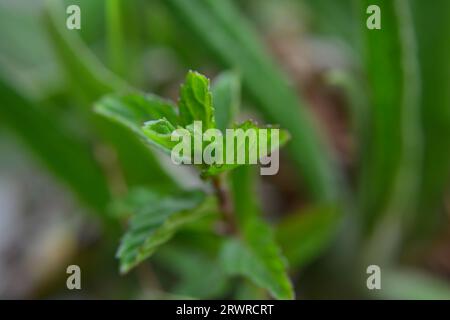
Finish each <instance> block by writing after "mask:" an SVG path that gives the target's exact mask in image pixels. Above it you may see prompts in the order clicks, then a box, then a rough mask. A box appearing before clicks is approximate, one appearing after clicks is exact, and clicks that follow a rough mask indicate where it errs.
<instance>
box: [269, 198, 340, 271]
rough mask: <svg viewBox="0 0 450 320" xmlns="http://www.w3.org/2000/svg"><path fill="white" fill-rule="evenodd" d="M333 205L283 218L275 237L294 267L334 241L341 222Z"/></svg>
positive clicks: (313, 257)
mask: <svg viewBox="0 0 450 320" xmlns="http://www.w3.org/2000/svg"><path fill="white" fill-rule="evenodd" d="M340 217H341V215H340V214H339V212H338V210H337V209H336V208H335V207H334V206H321V207H317V208H311V209H309V210H306V211H304V210H302V211H300V212H297V213H294V214H290V215H288V216H287V217H286V218H284V219H283V220H282V221H281V222H280V223H279V224H278V225H277V228H276V238H277V240H278V243H279V244H280V246H281V248H282V249H283V253H284V254H285V255H286V258H287V259H288V261H289V265H290V266H291V267H292V268H299V267H303V266H304V265H305V264H307V263H309V262H311V261H312V260H314V259H315V258H316V257H318V256H319V255H320V254H321V253H322V252H323V251H324V250H325V249H326V248H327V247H328V246H329V245H330V244H331V242H332V240H333V239H334V236H335V234H336V232H337V227H338V225H339V223H340Z"/></svg>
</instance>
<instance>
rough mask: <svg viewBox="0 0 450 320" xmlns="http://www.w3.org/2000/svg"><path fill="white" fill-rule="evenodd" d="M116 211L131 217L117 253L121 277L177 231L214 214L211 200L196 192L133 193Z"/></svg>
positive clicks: (142, 190) (137, 190) (117, 205)
mask: <svg viewBox="0 0 450 320" xmlns="http://www.w3.org/2000/svg"><path fill="white" fill-rule="evenodd" d="M116 207H120V208H122V209H123V210H126V211H128V212H129V213H131V214H132V217H131V220H130V223H129V229H128V231H127V232H126V233H125V235H124V236H123V238H122V241H121V243H120V247H119V250H118V252H117V257H118V258H119V259H120V271H121V272H122V273H125V272H128V271H129V270H130V269H132V268H133V267H135V266H136V265H138V264H139V263H141V262H142V261H144V260H145V259H147V258H149V257H150V256H151V255H152V254H153V253H154V252H155V250H156V249H157V248H158V247H159V246H161V245H162V244H164V243H166V242H167V241H169V240H170V239H171V238H172V236H173V235H174V234H175V232H176V231H177V230H178V229H180V228H182V227H183V226H184V225H186V224H188V223H191V222H193V221H196V220H198V219H200V218H202V217H204V216H206V215H207V214H211V213H214V212H215V199H213V198H210V197H207V196H206V195H205V194H203V193H202V192H199V191H189V192H183V193H180V194H172V195H164V194H159V193H155V192H153V191H151V190H148V189H135V190H133V191H131V192H130V194H129V195H128V196H127V197H126V198H125V199H124V200H122V203H120V204H116Z"/></svg>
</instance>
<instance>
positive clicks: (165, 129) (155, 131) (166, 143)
mask: <svg viewBox="0 0 450 320" xmlns="http://www.w3.org/2000/svg"><path fill="white" fill-rule="evenodd" d="M174 130H175V127H174V126H173V125H172V124H171V123H170V122H169V121H167V119H166V118H162V119H159V120H151V121H147V122H146V123H145V124H144V127H143V128H142V131H144V134H145V136H146V137H147V138H149V139H150V140H152V141H154V142H155V143H157V144H158V145H160V146H161V147H162V148H165V149H167V151H168V152H170V151H171V150H172V148H173V147H174V146H175V145H176V144H177V143H178V142H176V141H172V140H171V135H172V132H173V131H174Z"/></svg>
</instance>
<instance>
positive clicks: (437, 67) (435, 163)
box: [412, 0, 450, 232]
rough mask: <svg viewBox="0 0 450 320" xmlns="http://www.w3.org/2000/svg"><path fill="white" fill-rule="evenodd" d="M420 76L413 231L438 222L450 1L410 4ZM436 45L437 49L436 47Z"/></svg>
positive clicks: (446, 128) (449, 131)
mask: <svg viewBox="0 0 450 320" xmlns="http://www.w3.org/2000/svg"><path fill="white" fill-rule="evenodd" d="M412 3H413V8H414V9H415V10H414V13H415V22H416V25H417V27H416V30H417V35H418V44H419V56H420V63H421V74H422V100H421V112H422V123H423V126H424V159H423V171H422V172H423V173H422V179H421V186H420V193H419V197H420V198H419V206H418V209H417V210H418V219H417V222H416V229H415V231H418V230H420V231H421V232H423V231H425V230H428V231H429V230H430V227H431V226H433V225H436V224H437V223H439V222H438V221H437V215H436V214H434V212H435V211H436V209H437V208H438V207H439V205H441V204H442V196H443V194H444V190H446V188H447V186H448V178H449V173H450V172H449V171H450V145H449V142H448V139H444V137H448V136H449V135H450V90H449V88H450V59H449V56H450V43H449V42H448V41H443V39H449V37H450V1H446V0H436V1H433V5H430V4H427V3H425V2H424V1H418V0H415V1H413V2H412ZM437 46H438V47H437Z"/></svg>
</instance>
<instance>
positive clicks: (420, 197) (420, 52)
mask: <svg viewBox="0 0 450 320" xmlns="http://www.w3.org/2000/svg"><path fill="white" fill-rule="evenodd" d="M69 4H77V5H79V6H80V8H81V25H82V28H81V30H67V29H66V28H65V19H66V17H67V14H66V12H65V8H66V7H67V6H68V5H69ZM370 4H378V5H379V6H380V8H381V14H382V30H368V29H367V28H366V19H367V18H368V15H367V14H366V8H367V6H368V5H370ZM190 69H192V70H198V71H199V72H201V73H203V74H206V75H208V76H209V77H211V78H214V77H215V76H216V75H217V74H219V73H220V72H222V71H224V70H234V71H235V72H237V73H238V74H239V75H240V77H241V81H242V110H241V115H240V117H242V119H246V118H249V117H251V118H254V119H258V120H259V121H261V122H267V123H275V124H280V125H281V126H282V127H283V128H285V129H287V130H288V131H289V132H290V133H291V135H292V139H291V141H290V143H289V145H288V146H287V148H285V149H286V150H283V152H282V155H281V157H282V158H281V165H280V172H279V174H278V175H276V176H273V177H262V178H258V197H259V201H260V205H261V207H262V208H263V211H264V217H265V218H266V219H267V220H268V221H270V222H271V224H272V225H273V228H274V230H275V234H276V236H277V239H278V241H279V243H280V245H281V247H282V250H283V253H284V254H285V256H286V258H287V260H288V262H289V272H290V275H291V279H292V281H293V283H294V286H295V291H296V294H297V298H299V299H305V298H306V299H316V298H322V299H323V298H325V299H334V298H358V299H366V298H370V299H377V298H382V299H424V298H438V299H449V298H450V228H449V227H450V225H449V214H450V211H449V210H450V202H449V192H448V191H449V190H448V182H449V168H450V162H449V160H450V1H448V0H433V1H425V0H411V1H408V0H389V1H388V0H386V1H383V0H373V1H365V0H276V1H275V0H245V1H243V0H234V1H231V0H216V1H214V0H129V1H124V0H123V1H121V0H105V1H101V0H84V1H80V0H78V1H77V0H71V1H57V0H55V1H41V0H35V1H29V0H0V99H1V100H0V298H3V299H11V298H68V299H76V298H87V299H92V298H124V299H152V298H161V299H172V298H178V297H184V298H186V297H192V298H230V299H240V298H246V299H257V298H267V295H266V294H265V293H264V292H263V291H261V290H260V289H258V288H256V287H255V286H253V285H252V284H250V283H249V282H247V281H245V280H243V279H239V278H228V277H226V276H224V275H223V274H222V273H221V272H220V265H218V264H217V261H216V259H215V256H214V248H215V244H214V240H213V239H210V238H208V237H201V236H192V234H190V233H189V232H192V231H186V232H184V233H183V232H181V233H180V234H178V235H177V236H176V238H175V240H174V242H173V244H172V245H167V246H163V247H162V248H161V250H160V252H158V253H157V254H156V255H155V256H154V257H152V258H151V259H150V260H149V261H147V262H146V263H144V264H143V265H142V267H140V268H138V269H137V270H135V271H133V272H131V273H130V274H127V275H125V276H121V275H120V274H119V272H118V262H117V260H116V259H115V258H114V256H115V250H116V248H117V246H118V243H119V239H120V234H121V231H120V230H119V231H118V230H117V229H118V228H117V226H116V224H117V221H115V220H116V218H115V217H114V216H113V215H111V214H110V213H109V212H110V211H111V210H110V207H111V205H110V203H111V199H114V198H116V197H119V196H121V195H123V194H125V193H126V192H127V190H128V189H129V188H131V187H132V186H136V185H145V186H161V185H163V184H164V183H166V182H167V181H168V180H169V178H168V176H170V172H168V171H171V170H170V169H169V170H168V168H167V165H166V164H165V163H166V162H167V161H168V160H167V158H166V159H165V158H163V157H161V156H160V155H157V154H154V153H153V152H152V151H149V150H148V149H147V148H146V147H145V146H144V145H143V144H141V143H140V142H139V141H136V140H130V139H128V138H129V137H128V136H127V135H125V134H124V133H123V132H122V131H120V130H118V129H117V130H116V129H115V128H112V129H111V128H110V127H108V126H106V125H105V124H104V123H103V122H102V120H100V119H99V118H97V117H96V116H95V115H94V113H93V111H92V106H93V103H94V102H95V101H97V100H98V99H99V98H101V96H102V95H104V94H106V93H110V92H119V91H123V90H126V88H128V87H135V88H138V89H140V90H142V91H146V92H152V93H155V94H158V95H160V96H163V97H167V98H171V99H176V97H177V96H178V90H179V85H180V83H181V82H182V81H183V79H184V76H185V74H186V72H187V71H188V70H190ZM177 178H179V179H183V180H184V183H185V185H195V184H198V183H199V182H198V181H196V180H195V179H193V178H191V177H190V176H186V177H177ZM330 207H332V208H333V210H330V209H329V208H330ZM335 208H339V209H338V210H335ZM119 229H120V228H119ZM70 264H77V265H80V267H81V269H82V290H80V291H69V290H67V289H66V277H67V274H66V267H67V266H68V265H70ZM371 264H375V265H379V266H380V267H381V270H382V290H375V291H369V290H368V289H367V288H366V278H367V274H366V268H367V266H368V265H371Z"/></svg>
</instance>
